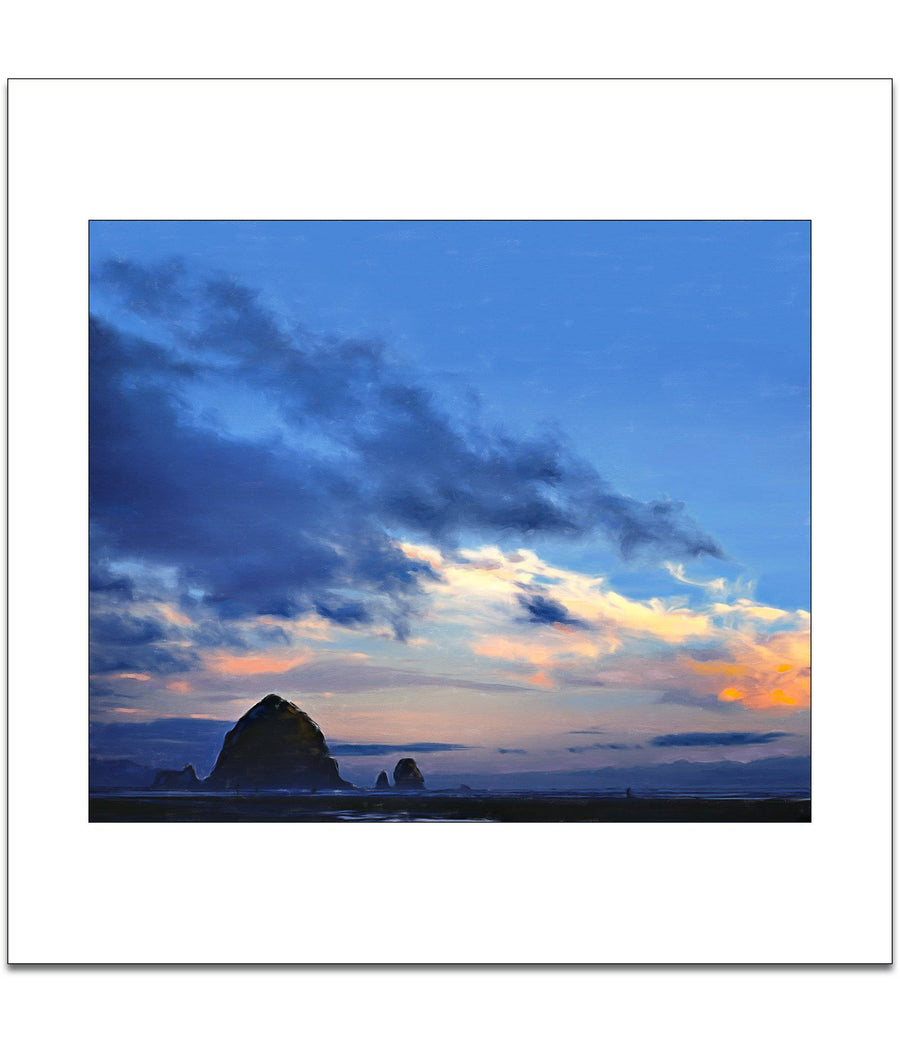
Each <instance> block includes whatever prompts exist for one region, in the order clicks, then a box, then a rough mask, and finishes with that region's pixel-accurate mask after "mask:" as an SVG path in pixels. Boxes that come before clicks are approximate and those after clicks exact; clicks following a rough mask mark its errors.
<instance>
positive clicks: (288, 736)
mask: <svg viewBox="0 0 900 1042" xmlns="http://www.w3.org/2000/svg"><path fill="white" fill-rule="evenodd" d="M205 784H206V786H207V787H209V788H211V789H226V790H227V789H352V788H353V786H352V785H351V784H350V783H349V782H346V781H344V779H343V778H342V777H341V776H340V774H339V773H338V765H337V760H335V759H333V758H332V757H331V755H330V754H329V752H328V746H327V745H326V744H325V736H324V735H323V734H322V732H321V731H320V730H319V728H318V726H317V725H316V724H315V722H314V721H313V720H311V719H310V718H309V717H308V716H307V715H306V713H304V712H303V711H302V710H301V709H298V708H297V706H295V705H294V703H293V702H288V701H287V700H286V699H284V698H279V697H278V695H266V697H265V698H264V699H263V700H262V701H261V702H257V703H256V705H255V706H253V708H252V709H249V710H248V711H247V712H246V713H244V715H243V716H242V717H241V718H240V720H238V722H237V723H236V724H235V725H234V727H233V728H232V729H231V730H230V731H229V732H228V734H226V735H225V740H224V742H223V743H222V751H221V752H220V753H219V758H218V759H217V760H216V765H215V767H213V771H212V774H211V775H210V776H209V777H208V778H207V779H206V782H205Z"/></svg>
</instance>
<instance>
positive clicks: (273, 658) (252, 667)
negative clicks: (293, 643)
mask: <svg viewBox="0 0 900 1042" xmlns="http://www.w3.org/2000/svg"><path fill="white" fill-rule="evenodd" d="M311 658H312V655H311V654H310V652H308V651H299V650H298V649H296V648H288V649H285V650H279V651H268V652H265V653H263V654H251V655H230V654H228V652H225V651H219V652H215V653H214V654H212V655H207V656H206V658H205V659H204V665H205V666H206V668H207V669H208V670H209V671H210V672H211V673H219V674H221V675H222V676H230V677H244V676H255V675H256V674H259V673H287V672H288V670H291V669H295V668H296V667H297V666H302V665H303V664H304V663H305V662H309V660H310V659H311Z"/></svg>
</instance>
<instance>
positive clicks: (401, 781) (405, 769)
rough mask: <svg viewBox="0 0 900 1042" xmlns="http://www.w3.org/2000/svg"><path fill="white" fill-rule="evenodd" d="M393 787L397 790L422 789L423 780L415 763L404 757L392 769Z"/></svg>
mask: <svg viewBox="0 0 900 1042" xmlns="http://www.w3.org/2000/svg"><path fill="white" fill-rule="evenodd" d="M394 787H395V788H397V789H424V788H425V779H424V778H423V777H422V772H421V771H420V770H419V768H418V767H417V766H416V761H415V760H414V759H412V757H410V756H405V757H404V758H403V759H402V760H400V761H398V763H397V766H396V767H395V768H394Z"/></svg>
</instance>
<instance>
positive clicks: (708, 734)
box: [650, 731, 790, 748]
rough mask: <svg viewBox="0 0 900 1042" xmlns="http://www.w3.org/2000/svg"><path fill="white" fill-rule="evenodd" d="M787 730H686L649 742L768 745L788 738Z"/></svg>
mask: <svg viewBox="0 0 900 1042" xmlns="http://www.w3.org/2000/svg"><path fill="white" fill-rule="evenodd" d="M789 737H790V732H788V731H686V732H685V733H683V734H660V735H657V736H656V737H655V738H651V739H650V744H651V745H655V746H659V747H662V748H673V747H685V746H698V745H768V743H769V742H777V741H778V739H779V738H789Z"/></svg>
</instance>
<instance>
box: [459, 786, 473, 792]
mask: <svg viewBox="0 0 900 1042" xmlns="http://www.w3.org/2000/svg"><path fill="white" fill-rule="evenodd" d="M459 791H460V792H471V791H472V786H471V785H465V784H463V785H460V787H459Z"/></svg>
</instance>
